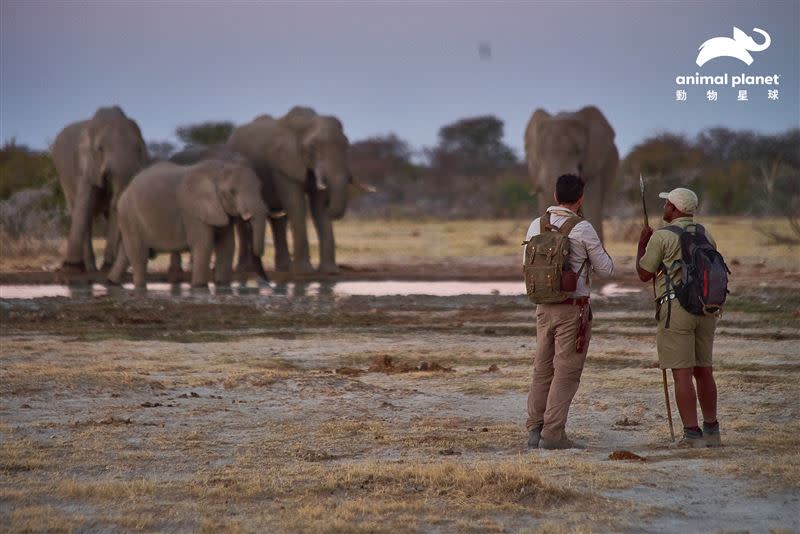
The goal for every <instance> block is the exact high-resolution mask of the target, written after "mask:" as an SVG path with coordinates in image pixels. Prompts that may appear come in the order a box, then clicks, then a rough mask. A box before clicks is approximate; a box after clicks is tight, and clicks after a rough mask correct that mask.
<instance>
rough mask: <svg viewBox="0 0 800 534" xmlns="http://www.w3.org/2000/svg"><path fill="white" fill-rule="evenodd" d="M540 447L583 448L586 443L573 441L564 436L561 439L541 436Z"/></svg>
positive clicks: (556, 448)
mask: <svg viewBox="0 0 800 534" xmlns="http://www.w3.org/2000/svg"><path fill="white" fill-rule="evenodd" d="M539 448H540V449H548V450H559V449H585V448H586V445H581V444H580V443H575V442H574V441H572V440H571V439H569V438H567V437H566V436H565V437H563V438H561V439H547V438H542V440H541V441H540V442H539Z"/></svg>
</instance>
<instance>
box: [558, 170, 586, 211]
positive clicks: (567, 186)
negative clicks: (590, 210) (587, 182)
mask: <svg viewBox="0 0 800 534" xmlns="http://www.w3.org/2000/svg"><path fill="white" fill-rule="evenodd" d="M582 195H583V180H581V178H580V177H579V176H575V175H574V174H562V175H561V176H559V177H558V180H556V200H558V202H559V204H572V203H573V202H576V201H577V200H578V199H579V198H581V196H582Z"/></svg>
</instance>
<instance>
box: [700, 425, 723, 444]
mask: <svg viewBox="0 0 800 534" xmlns="http://www.w3.org/2000/svg"><path fill="white" fill-rule="evenodd" d="M703 436H704V437H705V440H706V447H722V440H721V439H720V435H719V423H717V422H714V423H711V424H709V423H706V422H704V423H703Z"/></svg>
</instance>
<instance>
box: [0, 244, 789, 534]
mask: <svg viewBox="0 0 800 534" xmlns="http://www.w3.org/2000/svg"><path fill="white" fill-rule="evenodd" d="M404 231H405V230H404ZM414 231H417V230H413V229H412V230H411V232H414ZM513 245H516V243H513ZM348 246H350V245H348V242H347V240H345V242H344V247H345V248H346V247H348ZM621 248H622V247H621ZM465 250H466V249H465ZM514 252H516V250H514ZM779 256H780V255H779ZM376 257H381V258H382V259H383V262H382V263H381V262H377V261H375V258H376ZM729 257H730V255H729ZM780 257H782V258H783V259H784V263H783V264H780V263H777V262H769V261H768V262H764V261H763V260H762V259H760V258H745V257H741V258H740V259H739V260H738V261H739V266H738V268H737V269H736V270H735V272H736V276H735V277H734V278H733V280H732V287H731V289H732V291H733V292H732V295H731V297H730V300H729V302H728V304H727V305H726V311H725V314H724V316H723V318H722V319H721V321H720V322H719V325H718V330H717V338H716V344H715V362H716V376H717V382H718V387H719V396H720V402H719V404H720V417H719V419H720V423H721V426H722V432H723V441H724V445H725V446H724V447H722V448H720V449H705V450H690V451H684V450H675V449H671V448H670V447H669V445H670V439H669V427H668V424H667V421H666V416H665V409H664V396H663V389H662V386H661V373H660V371H659V370H658V369H657V368H656V356H655V346H654V339H655V328H654V321H653V319H652V307H651V295H650V293H649V291H650V289H649V287H646V286H645V287H642V284H636V283H633V282H632V277H633V271H632V259H631V258H630V257H628V258H624V257H620V258H618V261H617V265H618V273H617V274H616V276H615V278H614V280H613V281H615V282H617V283H620V284H623V283H624V284H627V285H628V286H630V287H635V288H638V289H641V290H640V291H634V292H629V293H620V294H614V293H611V294H609V296H604V295H603V294H602V292H598V294H597V296H596V298H594V299H593V309H594V312H595V321H594V330H593V338H592V341H591V346H590V349H589V356H588V359H587V363H586V368H585V371H584V374H583V378H582V381H581V387H580V389H579V390H578V393H577V396H576V398H575V401H574V403H573V406H572V410H571V413H570V419H569V423H568V429H567V430H568V432H569V433H570V436H571V437H573V438H574V439H576V440H578V441H581V442H583V443H585V444H586V445H587V446H588V448H587V449H586V450H581V451H577V450H571V451H543V450H534V451H529V450H528V449H527V448H526V439H527V436H526V432H525V428H524V421H525V399H526V394H527V387H528V383H529V380H530V373H531V368H532V365H531V363H532V356H533V351H534V350H535V345H536V344H535V328H534V325H533V314H534V307H533V305H532V304H530V303H529V302H528V301H527V299H526V298H525V297H524V296H502V295H461V296H449V297H432V296H420V295H412V296H380V297H375V296H348V295H342V294H340V293H337V292H336V290H335V288H334V291H333V292H331V293H330V294H320V295H309V296H297V295H289V296H287V295H282V294H274V295H264V294H261V295H259V294H255V295H212V294H208V293H203V292H197V293H192V294H188V295H184V296H182V297H180V298H174V297H170V295H169V294H168V293H164V294H160V293H152V294H150V295H147V296H139V295H136V294H134V293H132V292H127V291H121V292H119V293H116V294H114V295H111V296H102V297H89V296H85V297H80V298H41V299H0V373H1V374H2V377H1V378H0V473H2V477H0V530H3V531H12V532H41V531H51V532H61V531H78V532H106V531H110V530H114V531H136V532H160V531H172V532H197V531H206V532H218V531H226V532H296V531H302V532H389V531H391V532H556V533H558V532H608V531H625V532H664V531H672V532H685V531H692V532H696V531H701V532H709V531H719V532H742V531H750V532H794V531H800V519H798V517H799V516H798V514H797V512H796V511H797V510H798V509H800V452H799V451H800V447H799V446H798V445H799V444H798V437H797V436H798V435H800V423H799V422H798V421H800V404H799V403H798V402H797V383H798V381H799V380H800V357H799V356H800V351H798V348H797V347H798V342H799V341H800V292H799V291H798V290H799V289H800V269H798V268H794V267H793V265H794V264H795V263H794V262H795V261H796V256H795V257H794V258H793V259H792V258H788V259H787V258H786V256H785V255H782V256H780ZM503 258H506V259H507V258H512V256H511V255H510V254H507V253H506V255H505V256H503V257H499V255H498V257H494V258H493V257H482V258H471V257H466V256H465V255H463V254H460V253H459V254H456V253H454V254H453V256H452V257H447V258H428V259H427V260H425V262H423V261H422V260H421V259H420V258H419V257H415V258H413V259H407V260H403V259H402V258H399V259H398V257H387V258H384V257H383V256H379V255H375V256H372V259H373V263H371V264H370V263H369V262H368V261H367V260H362V261H361V262H360V263H359V262H355V261H353V260H352V259H351V260H349V261H350V262H351V264H352V265H354V269H361V270H362V271H364V272H374V273H379V274H380V273H383V275H386V273H387V270H388V271H390V274H392V273H393V272H395V271H396V272H402V271H403V266H404V265H411V266H413V267H412V268H416V269H421V270H420V271H419V272H418V277H419V278H420V279H426V277H425V276H424V272H432V273H441V272H447V273H448V274H449V275H450V277H452V278H453V279H459V278H460V276H459V275H463V276H464V277H465V278H463V279H470V277H471V276H472V275H470V274H468V273H472V274H473V275H475V276H478V277H479V273H480V272H484V277H485V278H486V279H503V277H499V278H498V272H499V271H493V270H492V269H494V268H497V269H500V270H502V269H506V271H504V272H508V273H512V271H511V269H512V267H509V266H508V265H511V264H512V263H513V262H512V263H509V262H507V261H506V259H503ZM426 262H427V263H426ZM420 265H422V267H420ZM775 265H778V266H777V267H776V266H775ZM787 265H788V267H786V266H787ZM470 269H472V270H470ZM391 270H394V271H391ZM425 270H427V271H425ZM419 273H423V274H419ZM465 273H467V274H465ZM476 273H478V274H476ZM487 273H489V274H487ZM5 275H7V273H5ZM490 275H491V276H490ZM508 276H512V275H511V274H509V275H508ZM388 277H389V278H391V276H388ZM375 278H376V279H380V276H378V275H376V277H375ZM412 278H413V277H412ZM431 283H434V284H435V283H436V282H431ZM673 412H674V413H675V414H676V430H678V429H679V426H680V424H679V423H678V422H677V413H676V409H675V407H674V399H673ZM619 451H628V452H630V453H633V454H634V455H636V456H638V457H640V458H636V457H633V456H632V455H628V454H622V456H623V457H631V458H632V459H628V460H612V459H610V457H612V455H613V457H614V458H616V457H618V456H620V454H619ZM614 453H618V454H614Z"/></svg>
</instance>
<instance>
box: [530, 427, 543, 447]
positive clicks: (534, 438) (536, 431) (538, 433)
mask: <svg viewBox="0 0 800 534" xmlns="http://www.w3.org/2000/svg"><path fill="white" fill-rule="evenodd" d="M541 438H542V425H539V426H537V427H534V428H532V429H531V430H530V431H529V432H528V448H529V449H538V448H539V440H541Z"/></svg>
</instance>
